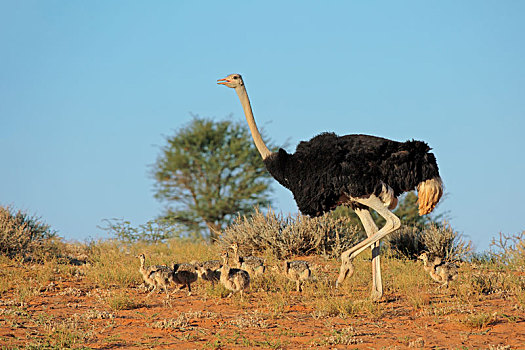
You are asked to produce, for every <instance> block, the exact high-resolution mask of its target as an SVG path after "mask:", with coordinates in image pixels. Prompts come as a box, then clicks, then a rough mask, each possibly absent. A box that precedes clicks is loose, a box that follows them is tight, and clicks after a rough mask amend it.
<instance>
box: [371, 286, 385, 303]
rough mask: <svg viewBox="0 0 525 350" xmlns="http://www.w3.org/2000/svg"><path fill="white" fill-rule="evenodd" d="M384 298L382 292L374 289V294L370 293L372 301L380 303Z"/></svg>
mask: <svg viewBox="0 0 525 350" xmlns="http://www.w3.org/2000/svg"><path fill="white" fill-rule="evenodd" d="M382 297H383V291H382V290H377V289H372V292H371V293H370V299H372V301H379V300H380V299H381V298H382Z"/></svg>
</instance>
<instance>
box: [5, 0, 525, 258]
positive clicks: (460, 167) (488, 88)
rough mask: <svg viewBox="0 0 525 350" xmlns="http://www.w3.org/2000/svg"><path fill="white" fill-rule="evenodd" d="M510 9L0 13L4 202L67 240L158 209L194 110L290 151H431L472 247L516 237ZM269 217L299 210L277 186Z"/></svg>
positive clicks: (518, 145) (346, 4) (524, 23)
mask: <svg viewBox="0 0 525 350" xmlns="http://www.w3.org/2000/svg"><path fill="white" fill-rule="evenodd" d="M524 13H525V2H523V1H518V0H516V1H482V0H475V1H455V0H452V1H432V2H430V1H325V2H322V3H321V2H319V1H260V2H255V1H131V0H126V1H124V0H122V1H117V0H115V1H105V0H100V1H80V0H78V1H75V0H61V1H53V0H47V1H40V0H37V1H29V0H24V1H15V0H11V1H7V0H0V150H1V156H2V161H1V166H0V204H2V205H12V206H13V207H14V208H16V209H23V210H26V211H28V212H29V213H31V214H36V215H38V216H41V217H42V218H43V219H44V221H46V222H47V223H48V224H50V225H51V226H52V227H53V228H54V229H56V230H58V233H59V235H61V236H62V237H65V238H66V239H68V240H85V239H91V238H95V239H97V238H104V237H105V236H104V234H105V233H104V231H102V230H100V229H99V228H97V226H99V225H101V224H102V220H103V219H105V218H124V219H128V220H131V221H132V223H133V224H135V225H139V224H142V223H144V222H146V221H147V220H149V219H152V218H154V217H155V216H156V215H158V214H159V213H160V212H161V209H162V205H161V204H160V203H158V202H157V201H156V200H155V199H154V198H153V191H152V189H153V180H152V179H151V177H150V176H149V169H150V168H149V167H150V165H151V164H152V163H154V162H155V160H156V158H157V156H158V154H159V147H160V146H162V145H164V138H165V136H166V135H172V134H173V133H174V131H175V130H176V129H177V128H179V127H181V126H182V125H184V124H185V123H187V122H188V121H190V120H191V114H192V113H193V114H198V115H200V116H205V117H212V118H217V119H223V118H226V117H228V116H231V118H234V119H239V120H244V116H243V114H242V109H241V107H240V104H239V101H238V99H237V96H236V94H235V93H234V91H233V90H231V89H228V88H225V87H222V86H218V85H216V80H217V79H219V78H223V77H224V76H226V75H227V74H230V73H241V74H243V77H244V80H245V83H246V85H247V88H248V93H249V95H250V97H251V100H252V105H253V108H254V113H255V117H256V119H257V122H258V123H259V126H261V127H263V128H264V129H265V131H266V133H267V134H268V135H269V136H270V137H271V138H272V140H273V141H274V142H275V143H277V144H283V143H285V142H288V144H289V145H290V146H289V147H288V151H293V150H294V149H295V145H296V144H297V143H298V142H299V141H301V140H307V139H310V138H311V137H312V136H314V135H316V134H318V133H320V132H322V131H334V132H336V133H338V134H341V135H342V134H353V133H365V134H372V135H377V136H382V137H387V138H391V139H395V140H399V141H405V140H408V139H417V140H425V141H427V142H428V143H429V144H430V146H431V147H432V148H433V152H434V153H435V155H436V157H437V160H438V164H439V166H440V172H441V175H442V178H443V180H444V184H445V186H446V193H447V198H446V199H445V200H444V201H443V202H442V204H440V206H439V207H438V211H441V212H443V211H449V212H450V213H449V216H450V218H451V224H452V226H453V227H454V228H455V229H456V230H457V231H459V232H461V233H462V234H464V235H465V236H466V237H467V238H468V239H471V240H472V241H473V242H474V243H475V245H476V247H477V248H478V249H485V248H487V247H488V245H489V243H490V239H491V238H492V237H495V236H496V235H497V234H498V232H500V231H502V232H505V233H516V232H519V231H522V230H524V229H525V219H524V218H525V210H524V208H523V201H524V199H525V185H524V179H525V156H524V154H523V150H524V148H525V140H524V139H525V137H524V130H525V45H524V44H523V43H524V41H523V38H524V37H525V20H524ZM274 197H275V206H274V207H275V210H276V211H283V212H285V213H287V212H292V213H295V212H296V211H297V208H296V206H295V203H294V201H293V198H292V196H291V194H290V193H289V192H288V191H287V190H285V189H283V188H281V187H280V185H278V184H277V183H275V193H274Z"/></svg>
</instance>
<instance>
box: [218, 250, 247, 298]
mask: <svg viewBox="0 0 525 350" xmlns="http://www.w3.org/2000/svg"><path fill="white" fill-rule="evenodd" d="M221 258H222V267H221V269H220V270H219V271H220V272H221V277H220V282H221V283H222V285H223V286H224V287H225V288H226V289H228V290H230V291H231V292H230V294H228V298H229V297H231V296H232V295H233V293H235V292H239V293H240V294H241V299H242V298H243V294H244V290H246V289H248V287H249V286H250V274H249V273H248V272H247V271H245V270H241V269H236V268H231V267H230V266H229V265H228V252H224V253H223V254H222V255H221Z"/></svg>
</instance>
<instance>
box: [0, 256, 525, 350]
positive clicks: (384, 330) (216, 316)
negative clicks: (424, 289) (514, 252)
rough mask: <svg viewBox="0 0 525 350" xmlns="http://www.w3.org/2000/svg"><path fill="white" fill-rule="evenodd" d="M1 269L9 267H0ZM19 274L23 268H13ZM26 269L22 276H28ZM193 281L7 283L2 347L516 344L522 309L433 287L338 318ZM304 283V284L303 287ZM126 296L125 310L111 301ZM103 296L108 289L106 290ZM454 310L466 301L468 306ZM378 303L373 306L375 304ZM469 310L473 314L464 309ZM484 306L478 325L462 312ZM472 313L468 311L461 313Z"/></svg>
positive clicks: (0, 311) (500, 298) (294, 295)
mask: <svg viewBox="0 0 525 350" xmlns="http://www.w3.org/2000/svg"><path fill="white" fill-rule="evenodd" d="M0 268H2V270H3V271H5V269H8V268H10V269H13V268H16V267H13V266H10V267H6V266H0ZM20 273H28V272H27V269H21V270H20ZM27 278H31V276H30V275H28V276H27ZM205 288H209V287H206V286H204V282H203V281H198V282H197V283H196V284H195V288H194V293H193V295H191V296H188V295H187V294H186V291H184V290H183V291H173V293H172V296H171V298H170V299H169V301H167V300H166V296H165V294H155V293H154V294H151V295H149V296H148V294H147V293H146V292H145V291H144V290H142V289H141V288H139V287H138V286H137V287H133V288H127V289H126V288H121V287H116V286H113V287H111V286H99V285H94V284H90V283H88V282H87V281H86V278H84V277H82V276H77V277H71V276H69V277H64V276H60V277H59V278H57V279H56V280H55V281H53V282H51V283H49V285H47V286H45V287H43V288H42V289H41V290H40V291H39V292H38V293H36V295H32V296H31V297H29V298H27V302H23V303H20V302H15V300H20V298H19V296H17V295H14V293H15V292H14V291H11V290H9V291H7V292H5V293H4V294H3V295H2V296H1V300H0V346H1V348H2V349H17V348H21V349H24V348H31V349H49V348H53V349H58V348H69V347H71V348H89V349H202V348H208V349H249V348H265V349H266V348H268V349H306V348H321V349H325V348H326V349H404V348H424V349H525V317H524V315H523V311H521V310H520V309H519V308H517V307H516V305H515V302H514V301H513V300H512V298H508V297H507V296H506V295H505V294H504V293H494V294H491V295H485V296H481V297H480V298H479V300H477V301H474V302H471V303H469V304H468V305H466V304H465V305H457V303H456V304H454V302H453V300H452V299H451V305H455V306H454V307H450V308H449V309H446V308H442V309H435V308H434V309H433V308H431V307H429V306H428V305H431V304H432V303H436V302H438V301H443V300H446V299H447V298H452V296H450V295H448V294H447V291H446V290H445V291H440V290H438V289H436V290H435V291H432V293H428V294H425V295H424V296H423V297H422V298H423V299H425V298H426V302H425V304H426V305H427V306H426V307H417V306H414V305H413V303H410V302H409V301H408V300H409V299H408V298H407V297H406V296H405V295H392V294H387V295H386V296H385V297H384V298H383V299H382V300H381V301H380V302H379V303H377V304H374V306H373V309H374V310H376V311H370V312H367V311H366V308H363V309H362V310H359V311H357V312H356V313H355V314H352V315H349V316H346V317H341V316H331V315H326V314H323V313H322V312H319V311H318V310H316V307H315V306H314V305H312V303H309V302H308V301H307V300H305V299H304V298H305V296H304V294H300V293H298V292H295V291H293V292H290V296H286V298H283V297H282V295H278V294H276V295H268V293H266V292H261V291H254V290H252V291H250V292H249V293H248V294H246V296H245V298H244V300H241V299H240V297H239V296H234V297H233V298H225V297H220V296H218V297H209V296H208V297H205V296H203V295H206V293H204V289H205ZM306 288H308V286H307V287H306ZM114 295H126V296H129V297H130V298H131V299H132V300H133V303H134V305H133V307H132V308H131V309H123V310H119V308H118V307H117V308H115V307H114V306H113V307H112V306H111V303H110V302H108V300H109V298H115V297H114ZM111 296H113V297H111ZM464 309H469V310H468V313H467V312H466V310H464ZM378 310H379V311H378ZM472 312H473V313H472ZM468 314H470V315H476V314H479V315H489V316H490V317H489V318H490V321H489V322H488V324H486V325H485V324H483V325H481V326H480V327H478V326H476V325H473V324H472V322H470V323H469V322H466V321H465V320H466V317H467V315H468ZM471 317H472V316H471Z"/></svg>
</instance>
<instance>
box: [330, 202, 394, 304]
mask: <svg viewBox="0 0 525 350" xmlns="http://www.w3.org/2000/svg"><path fill="white" fill-rule="evenodd" d="M351 200H352V201H354V202H357V203H360V204H363V205H365V206H367V207H369V208H370V209H374V210H375V211H376V212H377V213H378V214H379V215H381V216H382V217H383V218H385V220H386V223H385V226H383V227H382V228H381V229H380V230H379V231H377V233H375V234H373V235H371V236H369V237H368V238H367V239H365V240H363V241H361V242H360V243H358V244H356V245H355V246H353V247H352V248H350V249H348V250H347V251H345V252H344V253H343V254H341V270H340V272H339V277H338V278H337V282H336V287H337V286H339V285H340V284H341V283H342V282H343V281H344V280H345V278H346V277H347V276H348V275H350V276H352V274H353V271H354V267H353V265H352V260H353V259H354V258H355V257H356V256H357V255H359V254H361V253H362V252H363V251H364V250H365V249H366V248H368V247H372V248H374V246H375V244H376V243H377V242H379V240H380V239H381V238H383V237H385V236H386V235H388V234H389V233H392V232H394V231H395V230H397V229H398V228H399V227H400V226H401V220H399V218H398V217H397V216H395V215H394V213H392V212H391V211H390V210H388V209H387V208H386V207H385V205H384V204H383V202H382V201H381V199H379V198H378V197H377V196H375V195H370V197H368V198H351ZM361 213H362V212H361ZM369 215H370V213H368V216H369ZM365 216H366V214H365ZM359 218H360V219H361V220H362V221H363V219H362V218H361V216H360V217H359ZM364 220H365V221H363V226H365V223H364V222H367V225H369V222H368V219H367V218H365V219H364ZM365 230H366V226H365ZM367 233H368V232H367ZM376 259H377V258H376ZM376 261H378V260H376ZM374 264H377V263H374ZM375 266H377V265H375ZM375 269H376V270H375V271H376V276H374V281H373V282H374V283H375V284H376V286H375V288H374V289H373V291H372V297H373V298H375V297H377V293H374V290H375V289H376V288H377V281H378V280H380V279H381V270H380V269H377V267H376V268H375Z"/></svg>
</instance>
